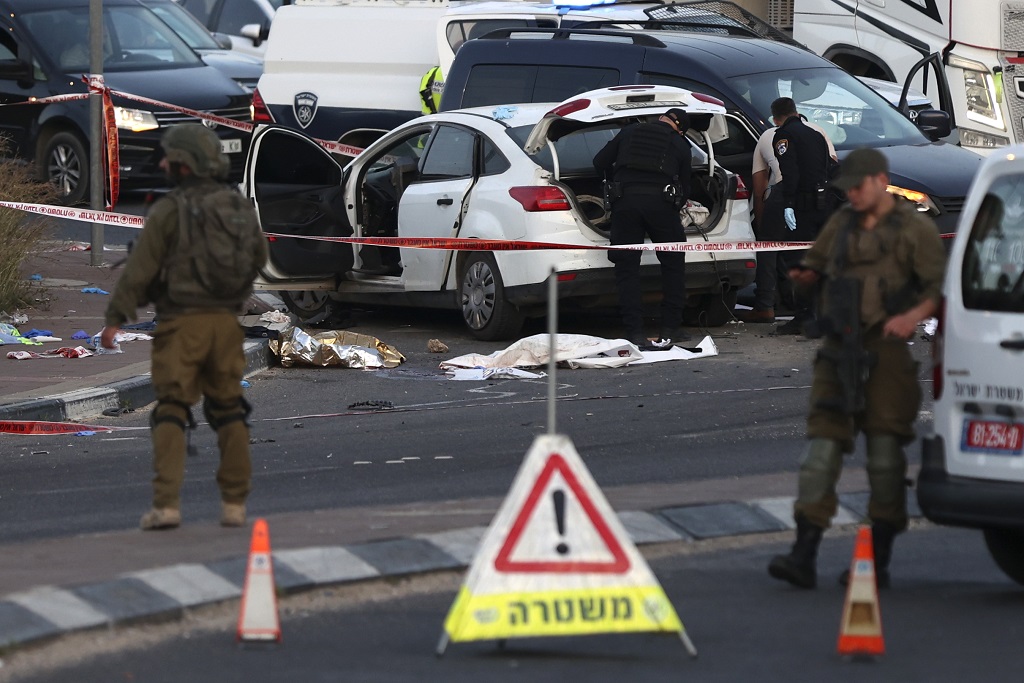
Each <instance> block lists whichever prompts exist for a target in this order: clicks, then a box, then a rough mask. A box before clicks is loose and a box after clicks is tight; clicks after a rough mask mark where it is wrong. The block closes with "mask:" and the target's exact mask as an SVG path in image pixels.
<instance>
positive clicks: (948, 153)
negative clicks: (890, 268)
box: [441, 25, 982, 232]
mask: <svg viewBox="0 0 1024 683" xmlns="http://www.w3.org/2000/svg"><path fill="white" fill-rule="evenodd" d="M674 29H675V30H645V31H635V32H632V31H629V32H627V31H615V30H602V29H581V28H559V29H543V28H537V29H500V30H498V31H493V32H491V33H489V34H487V35H485V36H483V37H481V38H477V39H476V40H469V41H466V43H465V44H464V45H463V46H462V47H461V48H460V50H459V52H458V54H456V56H455V61H454V62H453V63H452V67H451V69H450V70H449V73H447V74H446V75H445V84H444V95H443V97H442V100H441V110H442V111H448V110H451V109H460V108H463V107H479V106H484V105H490V104H507V103H513V102H558V101H561V100H564V99H568V98H570V97H572V96H573V95H574V94H576V93H580V92H583V91H586V90H592V89H594V88H600V87H610V86H614V85H624V84H635V83H653V84H656V85H671V86H675V87H678V88H685V89H687V90H692V91H695V92H702V93H707V94H709V95H713V96H714V97H717V98H719V99H721V100H722V101H723V102H725V106H726V109H727V110H728V114H727V115H726V119H727V121H728V124H729V131H728V136H727V137H726V138H724V139H722V140H721V141H718V140H716V141H715V153H716V160H717V161H718V162H719V163H721V164H722V165H723V166H725V167H726V168H728V169H729V170H730V171H733V172H735V173H738V174H740V176H742V177H743V179H744V181H745V182H747V183H748V186H749V181H750V175H751V164H752V160H753V154H754V147H755V145H756V143H757V138H758V136H760V134H761V133H762V132H763V131H765V130H766V129H768V128H769V127H770V126H771V125H772V124H771V119H770V111H769V109H770V105H771V103H772V101H773V100H774V99H776V98H777V97H782V96H788V97H792V98H793V99H794V100H796V103H797V108H798V109H799V110H800V112H801V113H803V114H804V115H806V116H807V117H808V118H809V119H811V120H812V121H815V122H816V123H818V124H819V125H821V126H822V127H823V128H825V129H826V131H827V132H828V133H829V136H830V137H831V139H832V142H833V143H834V144H835V147H836V150H837V152H838V153H839V157H840V160H842V158H843V157H844V156H845V154H846V153H847V152H848V151H849V150H852V149H855V148H857V147H875V148H878V149H879V151H881V152H882V153H883V154H885V155H886V157H887V158H888V159H889V167H890V169H891V173H890V177H891V182H892V185H893V188H892V191H894V192H895V193H896V194H901V195H903V196H905V197H907V198H908V199H910V200H912V201H914V202H916V203H917V204H918V207H919V209H920V210H921V211H927V212H928V213H929V214H930V215H931V216H932V217H933V218H934V219H935V221H936V223H938V224H939V226H940V228H941V229H942V230H943V231H949V232H952V231H953V230H954V229H955V227H956V221H957V218H958V217H959V215H960V211H961V209H962V207H963V203H964V197H965V196H966V194H967V189H968V188H969V187H970V184H971V181H972V179H973V178H974V174H975V173H976V172H977V170H978V167H979V166H980V164H981V161H982V159H981V157H980V156H978V155H977V154H975V153H973V152H970V151H968V150H966V149H963V148H962V147H957V146H955V145H951V144H948V143H945V142H941V141H939V138H942V137H944V136H946V135H948V134H949V127H950V119H949V115H948V114H946V113H945V112H940V111H935V110H929V111H924V112H914V113H915V114H916V116H915V117H914V122H912V121H911V119H910V116H911V113H910V112H909V111H908V112H907V115H904V114H903V113H901V112H900V111H899V110H898V109H896V108H895V107H893V106H892V105H891V104H890V103H889V102H887V101H886V100H885V98H883V97H882V96H881V95H879V94H878V93H876V92H875V91H874V90H872V89H871V88H869V87H868V86H867V85H865V84H864V83H862V82H861V81H859V80H858V79H857V78H855V77H854V76H852V75H850V74H849V73H847V72H845V71H843V70H842V69H840V68H839V67H837V66H836V65H834V64H832V63H831V62H829V61H828V60H826V59H823V58H822V57H819V56H818V55H815V54H813V53H812V52H809V51H807V50H806V49H803V48H802V47H801V46H797V45H792V44H788V43H786V42H782V41H777V40H766V39H764V38H759V37H754V36H750V35H727V34H726V29H724V28H723V29H721V30H719V29H715V31H717V32H710V33H709V32H707V31H708V30H709V29H708V28H707V27H706V26H704V27H686V26H682V25H678V26H675V27H674ZM915 123H916V125H915Z"/></svg>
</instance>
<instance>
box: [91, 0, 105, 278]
mask: <svg viewBox="0 0 1024 683" xmlns="http://www.w3.org/2000/svg"><path fill="white" fill-rule="evenodd" d="M89 70H90V72H91V73H92V74H94V75H99V76H102V75H103V0H89ZM89 130H90V131H92V134H91V135H90V136H89V191H90V194H89V206H90V207H91V208H92V210H93V211H103V209H104V208H106V207H105V206H104V205H103V145H104V144H105V140H104V138H103V99H102V96H101V95H100V94H99V93H95V92H94V93H92V94H91V95H89ZM90 245H91V250H92V254H91V256H90V260H89V263H90V265H93V266H102V265H103V224H102V223H93V224H92V241H91V242H90Z"/></svg>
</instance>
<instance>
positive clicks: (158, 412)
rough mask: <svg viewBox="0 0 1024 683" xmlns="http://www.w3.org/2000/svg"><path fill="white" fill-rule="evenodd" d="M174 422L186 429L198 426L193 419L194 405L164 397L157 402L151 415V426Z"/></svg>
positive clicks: (183, 429)
mask: <svg viewBox="0 0 1024 683" xmlns="http://www.w3.org/2000/svg"><path fill="white" fill-rule="evenodd" d="M165 423H166V424H172V425H175V426H177V427H178V428H180V429H181V431H185V430H186V429H192V428H194V427H195V426H196V423H195V420H193V419H192V406H190V405H188V404H187V403H182V402H180V401H172V400H169V399H162V400H160V401H158V402H157V404H156V408H153V412H152V413H151V414H150V416H149V426H150V428H151V429H156V427H157V425H161V424H165Z"/></svg>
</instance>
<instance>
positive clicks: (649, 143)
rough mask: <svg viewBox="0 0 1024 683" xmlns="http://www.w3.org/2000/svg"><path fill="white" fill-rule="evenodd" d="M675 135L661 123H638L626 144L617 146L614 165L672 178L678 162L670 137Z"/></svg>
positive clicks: (677, 172) (677, 171) (676, 173)
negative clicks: (617, 151) (617, 154)
mask: <svg viewBox="0 0 1024 683" xmlns="http://www.w3.org/2000/svg"><path fill="white" fill-rule="evenodd" d="M675 135H676V133H675V132H674V131H672V129H670V128H669V127H668V126H666V125H663V124H658V123H641V124H638V125H637V127H636V128H635V129H634V130H633V132H632V133H631V134H630V137H629V140H628V141H627V144H625V145H621V146H620V147H619V156H618V158H617V159H616V160H615V165H616V166H617V167H618V168H620V169H621V168H629V169H633V170H634V171H645V172H647V173H660V174H662V175H664V176H667V177H669V178H674V177H675V176H677V175H678V174H679V164H678V162H677V161H676V159H675V157H674V156H672V138H673V136H675Z"/></svg>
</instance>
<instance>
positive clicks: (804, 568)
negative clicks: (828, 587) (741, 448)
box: [768, 517, 825, 588]
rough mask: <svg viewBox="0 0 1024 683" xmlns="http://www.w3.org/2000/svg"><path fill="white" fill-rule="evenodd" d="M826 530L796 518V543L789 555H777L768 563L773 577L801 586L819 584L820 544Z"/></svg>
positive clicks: (809, 586) (810, 586) (811, 586)
mask: <svg viewBox="0 0 1024 683" xmlns="http://www.w3.org/2000/svg"><path fill="white" fill-rule="evenodd" d="M823 533H825V530H824V529H822V528H821V527H820V526H815V525H814V524H811V523H810V522H809V521H807V520H806V519H804V518H803V517H797V520H796V543H794V544H793V549H792V550H790V551H789V554H788V555H776V556H775V557H773V558H772V561H771V562H770V563H769V564H768V573H769V574H771V576H772V577H773V578H776V579H780V580H782V581H788V582H790V583H791V584H793V585H794V586H798V587H799V588H814V587H815V586H817V585H818V571H817V569H816V568H815V564H816V562H817V559H818V545H819V544H820V543H821V536H822V534H823Z"/></svg>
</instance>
